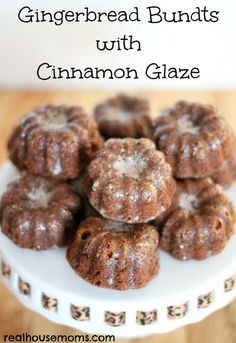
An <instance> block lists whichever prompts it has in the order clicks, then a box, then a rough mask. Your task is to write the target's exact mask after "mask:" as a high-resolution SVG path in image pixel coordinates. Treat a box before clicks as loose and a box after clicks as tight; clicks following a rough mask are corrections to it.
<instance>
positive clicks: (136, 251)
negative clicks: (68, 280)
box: [67, 217, 159, 290]
mask: <svg viewBox="0 0 236 343" xmlns="http://www.w3.org/2000/svg"><path fill="white" fill-rule="evenodd" d="M157 248H158V233H157V230H156V229H155V228H154V227H153V226H151V225H148V224H135V225H129V224H124V223H120V222H115V221H111V220H106V219H102V218H96V217H90V218H87V219H86V220H85V221H83V222H82V223H81V224H80V227H79V230H78V231H77V233H76V236H75V239H74V240H73V241H72V242H71V243H70V245H69V247H68V251H67V259H68V261H69V263H70V265H71V267H72V268H73V269H74V271H75V272H76V273H77V274H78V275H79V276H81V277H82V278H83V279H85V280H86V281H88V282H90V283H91V284H93V285H96V286H100V287H105V288H112V289H117V290H126V289H129V288H140V287H144V286H145V285H146V284H147V283H148V282H149V281H150V280H151V279H152V278H153V277H155V276H156V275H157V273H158V270H159V258H158V250H157Z"/></svg>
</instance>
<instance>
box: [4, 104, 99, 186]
mask: <svg viewBox="0 0 236 343" xmlns="http://www.w3.org/2000/svg"><path fill="white" fill-rule="evenodd" d="M102 144H103V139H102V137H101V136H100V134H99V131H98V128H97V124H96V123H95V121H93V120H91V119H89V117H88V116H87V114H86V113H85V112H84V110H83V109H82V108H81V107H78V106H65V105H60V106H54V105H44V106H39V107H37V108H36V109H34V110H33V111H32V112H30V113H28V114H27V115H26V116H25V117H24V118H23V119H22V120H21V122H20V123H19V124H18V126H17V127H16V128H15V130H14V131H13V133H12V135H11V137H10V140H9V143H8V151H9V157H10V159H11V161H12V162H13V163H14V164H15V165H16V166H17V167H18V168H19V169H20V170H27V171H28V172H29V173H32V174H37V175H41V176H45V177H52V178H57V179H72V178H75V177H77V176H78V175H79V173H80V171H81V169H83V167H84V163H85V162H84V161H86V160H90V159H91V158H92V156H93V154H94V152H95V151H96V150H98V149H99V148H100V147H101V146H102Z"/></svg>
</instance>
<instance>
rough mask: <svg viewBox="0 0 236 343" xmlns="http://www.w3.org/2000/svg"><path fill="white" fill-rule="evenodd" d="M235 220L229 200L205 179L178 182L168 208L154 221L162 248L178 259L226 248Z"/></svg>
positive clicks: (212, 253) (204, 256)
mask: <svg viewBox="0 0 236 343" xmlns="http://www.w3.org/2000/svg"><path fill="white" fill-rule="evenodd" d="M234 220H235V214H234V209H233V205H232V203H231V202H230V200H229V199H228V198H227V197H226V196H225V195H224V194H223V193H222V189H221V187H220V186H219V185H215V184H214V183H213V181H212V180H211V179H210V178H206V179H199V180H196V179H195V180H194V179H192V180H190V179H189V180H181V181H178V182H177V192H176V195H175V197H174V200H173V203H172V205H171V207H170V208H169V209H168V210H167V211H166V212H165V213H164V214H163V215H162V216H161V217H159V218H157V220H156V221H155V224H157V226H159V227H160V228H161V231H160V233H161V240H160V247H161V249H163V250H165V251H167V252H169V253H170V254H171V255H172V256H174V257H175V258H177V259H180V260H187V259H197V260H201V259H205V258H207V257H208V256H211V255H215V254H218V253H219V252H220V251H221V250H222V249H223V248H224V247H225V245H226V243H227V241H228V240H229V238H230V236H231V234H232V232H233V225H234Z"/></svg>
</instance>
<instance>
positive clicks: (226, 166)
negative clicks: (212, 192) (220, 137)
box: [211, 139, 236, 188]
mask: <svg viewBox="0 0 236 343" xmlns="http://www.w3.org/2000/svg"><path fill="white" fill-rule="evenodd" d="M211 178H212V180H213V181H214V182H215V183H218V184H220V185H222V186H223V187H225V188H227V187H229V186H230V185H231V184H232V182H233V181H234V180H235V179H236V139H235V141H234V147H233V152H232V156H231V157H230V158H228V159H227V160H225V161H224V163H223V165H222V166H221V167H220V168H218V169H217V170H216V171H215V172H214V173H213V174H212V176H211Z"/></svg>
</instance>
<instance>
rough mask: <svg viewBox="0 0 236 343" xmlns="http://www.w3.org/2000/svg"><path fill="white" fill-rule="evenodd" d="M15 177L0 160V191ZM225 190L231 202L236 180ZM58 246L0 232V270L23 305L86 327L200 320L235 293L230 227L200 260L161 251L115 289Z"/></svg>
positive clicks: (118, 331) (156, 326)
mask: <svg viewBox="0 0 236 343" xmlns="http://www.w3.org/2000/svg"><path fill="white" fill-rule="evenodd" d="M16 177H17V172H16V170H15V168H14V167H13V166H12V165H11V163H9V162H7V163H6V164H5V165H4V166H3V167H2V169H1V171H0V178H1V185H0V194H2V193H3V192H4V191H5V189H6V185H7V183H8V182H10V181H12V180H14V179H16ZM227 193H228V195H229V196H230V197H231V199H232V200H233V201H234V203H235V200H236V185H234V186H232V187H231V189H230V190H229V191H228V192H227ZM235 205H236V204H235ZM65 252H66V250H65V249H63V248H62V249H56V250H50V251H40V252H36V251H31V250H28V249H21V248H19V247H17V246H15V245H14V244H13V243H12V242H11V241H10V240H9V239H8V238H7V237H5V236H4V235H3V234H0V259H1V262H0V263H1V278H2V280H3V282H4V283H5V284H6V286H7V287H8V288H9V289H10V290H11V291H12V292H13V293H14V294H15V296H16V297H17V298H18V299H19V300H20V301H21V302H22V304H23V305H25V306H26V307H28V308H30V309H31V310H33V311H35V312H38V313H40V314H41V315H42V316H44V317H46V318H48V319H49V320H52V321H54V322H56V323H59V324H63V325H68V326H71V327H73V328H76V329H79V330H81V331H84V332H88V333H91V334H109V335H116V336H117V337H141V336H145V335H149V334H155V333H164V332H168V331H171V330H174V329H176V328H179V327H181V326H184V325H186V324H190V323H195V322H198V321H200V320H202V319H203V318H205V317H206V316H208V315H209V314H211V313H212V312H214V311H216V310H218V309H219V308H222V307H223V306H226V305H227V304H229V303H230V302H231V301H233V300H234V299H235V297H236V235H233V236H232V237H231V239H230V241H229V243H228V244H227V246H226V248H225V249H224V250H223V251H222V252H221V253H220V254H219V255H216V256H213V257H210V258H208V259H206V260H203V261H178V260H175V259H174V258H172V257H171V256H169V255H168V254H166V253H165V252H161V253H160V263H161V270H160V274H159V275H158V276H157V277H156V278H155V279H154V280H153V281H151V282H150V283H149V284H148V286H146V287H145V288H143V289H138V290H128V291H123V292H121V291H114V290H108V289H102V288H98V287H94V286H92V285H90V284H88V283H87V282H85V281H84V280H82V279H81V278H80V277H78V276H77V275H76V274H75V273H74V271H73V270H72V269H71V267H70V266H69V264H68V263H67V260H66V258H65Z"/></svg>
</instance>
